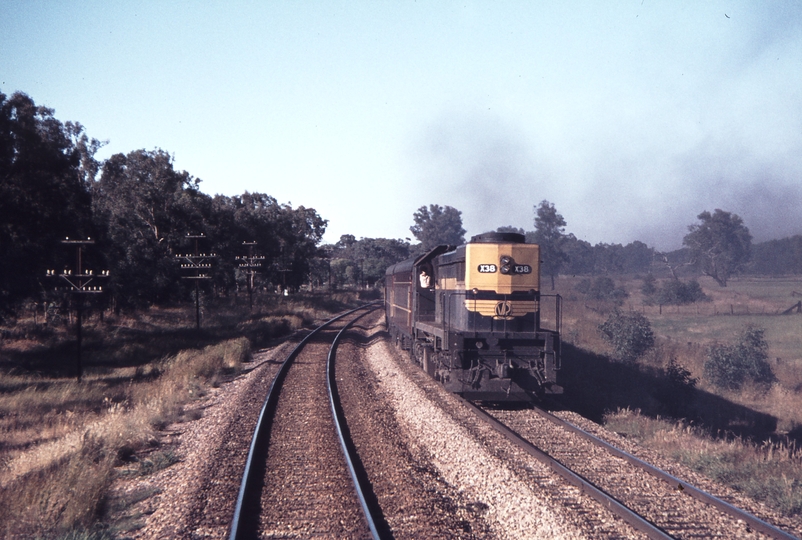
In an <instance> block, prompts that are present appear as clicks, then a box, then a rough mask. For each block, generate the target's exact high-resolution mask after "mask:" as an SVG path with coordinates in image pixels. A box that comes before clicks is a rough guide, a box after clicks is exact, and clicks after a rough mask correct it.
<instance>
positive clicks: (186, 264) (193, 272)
mask: <svg viewBox="0 0 802 540" xmlns="http://www.w3.org/2000/svg"><path fill="white" fill-rule="evenodd" d="M186 238H188V239H190V240H194V241H195V251H194V253H189V254H186V255H179V254H176V256H175V257H176V260H177V261H178V262H179V263H180V264H181V269H182V270H185V271H187V272H189V275H186V276H181V279H191V280H193V281H194V282H195V326H196V328H197V329H198V330H200V287H199V284H200V282H201V281H202V280H206V279H212V277H211V276H209V275H208V274H206V272H208V271H209V270H210V269H211V268H212V263H211V259H214V258H215V257H217V255H216V254H215V253H199V252H198V240H200V239H202V238H206V235H205V234H203V233H200V234H187V236H186Z"/></svg>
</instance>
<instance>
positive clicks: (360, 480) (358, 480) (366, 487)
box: [326, 305, 392, 540]
mask: <svg viewBox="0 0 802 540" xmlns="http://www.w3.org/2000/svg"><path fill="white" fill-rule="evenodd" d="M376 309H379V306H378V305H377V306H376V307H374V308H373V309H372V310H371V311H368V312H367V313H364V314H362V315H360V316H359V317H357V318H356V319H354V320H353V321H351V322H349V323H348V324H347V325H346V326H345V327H343V329H342V330H340V331H339V332H338V333H337V336H336V337H335V338H334V341H333V342H332V344H331V348H330V349H329V356H328V358H327V360H326V389H327V390H328V393H329V404H330V405H331V414H332V416H333V418H334V425H335V427H336V428H337V436H338V437H339V438H340V445H341V446H342V449H343V454H344V455H345V461H346V463H347V464H348V470H349V471H350V473H351V479H352V480H353V481H354V487H355V488H356V493H357V496H358V497H359V503H360V505H362V513H363V514H364V515H365V519H366V520H367V522H368V526H369V527H370V533H371V534H372V535H373V538H374V539H375V540H382V539H383V538H392V535H388V534H382V533H381V532H380V531H379V528H378V526H377V523H383V522H384V516H383V515H382V512H381V508H380V507H379V504H378V501H377V500H375V497H373V496H368V495H367V493H368V492H370V491H371V490H370V481H369V480H368V477H367V474H366V473H365V471H364V469H363V468H362V464H361V461H360V459H359V455H358V454H357V451H356V448H355V447H354V445H353V442H352V440H351V436H350V431H349V429H348V424H347V422H346V419H345V414H344V413H343V410H342V405H341V403H340V396H339V393H338V392H337V381H336V380H335V377H334V373H335V366H334V361H335V359H336V357H337V345H338V344H339V342H340V338H342V336H343V335H344V334H345V332H346V331H347V330H349V329H350V328H351V326H352V325H353V324H354V323H356V322H357V321H358V320H359V319H361V318H362V317H364V316H366V315H368V314H370V313H372V312H373V311H375V310H376ZM369 499H370V500H369ZM383 528H384V527H383Z"/></svg>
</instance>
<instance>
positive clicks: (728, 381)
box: [704, 325, 776, 390]
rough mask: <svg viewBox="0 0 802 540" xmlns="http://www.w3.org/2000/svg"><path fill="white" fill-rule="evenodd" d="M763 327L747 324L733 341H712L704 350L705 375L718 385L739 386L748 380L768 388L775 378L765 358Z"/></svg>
mask: <svg viewBox="0 0 802 540" xmlns="http://www.w3.org/2000/svg"><path fill="white" fill-rule="evenodd" d="M764 334H765V330H764V329H763V328H758V327H756V326H752V325H747V326H745V327H744V329H743V330H742V331H741V333H740V334H739V336H738V343H736V344H734V345H726V344H718V343H717V344H715V345H711V346H710V347H709V348H708V350H707V356H706V358H705V366H704V370H705V377H707V379H708V380H709V381H710V382H711V383H712V384H713V385H714V386H717V387H719V388H726V389H728V390H740V389H741V388H742V387H743V386H744V384H745V383H747V382H751V383H754V384H756V385H758V386H763V387H765V389H768V387H769V386H771V384H772V383H774V381H775V380H776V377H775V376H774V372H772V370H771V366H770V365H769V363H768V361H767V358H768V349H769V345H768V343H767V342H766V339H765V337H764Z"/></svg>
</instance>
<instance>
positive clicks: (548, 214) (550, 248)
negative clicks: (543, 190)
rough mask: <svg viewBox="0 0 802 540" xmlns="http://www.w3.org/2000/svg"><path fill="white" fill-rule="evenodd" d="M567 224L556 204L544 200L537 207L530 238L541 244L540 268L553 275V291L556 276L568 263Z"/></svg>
mask: <svg viewBox="0 0 802 540" xmlns="http://www.w3.org/2000/svg"><path fill="white" fill-rule="evenodd" d="M565 225H566V222H565V219H563V217H562V215H560V214H558V213H557V209H556V208H554V204H552V203H550V202H549V201H546V200H543V201H540V204H539V205H538V206H536V207H535V232H534V234H532V235H530V238H529V240H531V241H533V242H534V243H535V244H538V245H539V246H540V260H541V263H540V268H541V270H542V271H543V273H545V274H548V275H549V276H551V290H552V291H553V290H554V278H555V277H556V276H557V275H559V273H560V270H562V268H563V266H565V264H566V263H568V255H567V254H566V253H565V251H564V250H563V244H564V241H565V235H564V234H563V232H564V231H565Z"/></svg>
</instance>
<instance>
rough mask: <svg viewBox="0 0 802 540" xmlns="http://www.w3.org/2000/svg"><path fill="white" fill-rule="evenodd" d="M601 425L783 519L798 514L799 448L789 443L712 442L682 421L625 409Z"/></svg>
mask: <svg viewBox="0 0 802 540" xmlns="http://www.w3.org/2000/svg"><path fill="white" fill-rule="evenodd" d="M605 423H606V425H607V428H608V429H611V430H613V431H615V432H617V433H621V434H625V435H627V436H628V437H630V438H633V439H636V440H638V442H640V443H641V444H643V445H645V446H648V447H649V448H652V449H654V450H657V451H658V452H660V453H661V454H662V455H665V456H668V457H671V458H672V459H674V460H676V461H678V462H680V463H683V464H685V465H687V466H688V467H690V468H692V469H694V470H696V471H699V472H701V473H703V474H705V475H706V476H708V477H710V478H713V479H714V480H717V481H719V482H721V483H722V484H726V485H729V486H732V487H734V488H735V489H737V490H739V491H742V492H743V493H745V494H747V495H749V496H750V497H752V498H754V499H756V500H759V501H763V502H765V503H766V504H768V505H769V506H771V507H773V508H775V509H777V510H779V511H780V512H782V513H784V514H786V515H789V516H793V515H802V449H801V448H799V447H797V445H796V443H794V442H787V441H783V442H771V441H765V442H763V443H755V442H752V441H748V440H744V439H740V438H735V439H720V438H713V437H710V436H709V435H708V434H707V433H706V432H705V431H703V430H701V429H699V428H697V427H694V426H691V425H688V424H687V423H686V422H683V421H666V420H661V419H659V418H656V419H655V418H647V417H644V416H642V415H641V414H640V413H639V411H631V410H628V409H625V410H619V411H617V412H615V413H613V414H609V415H608V416H607V417H606V418H605Z"/></svg>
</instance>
